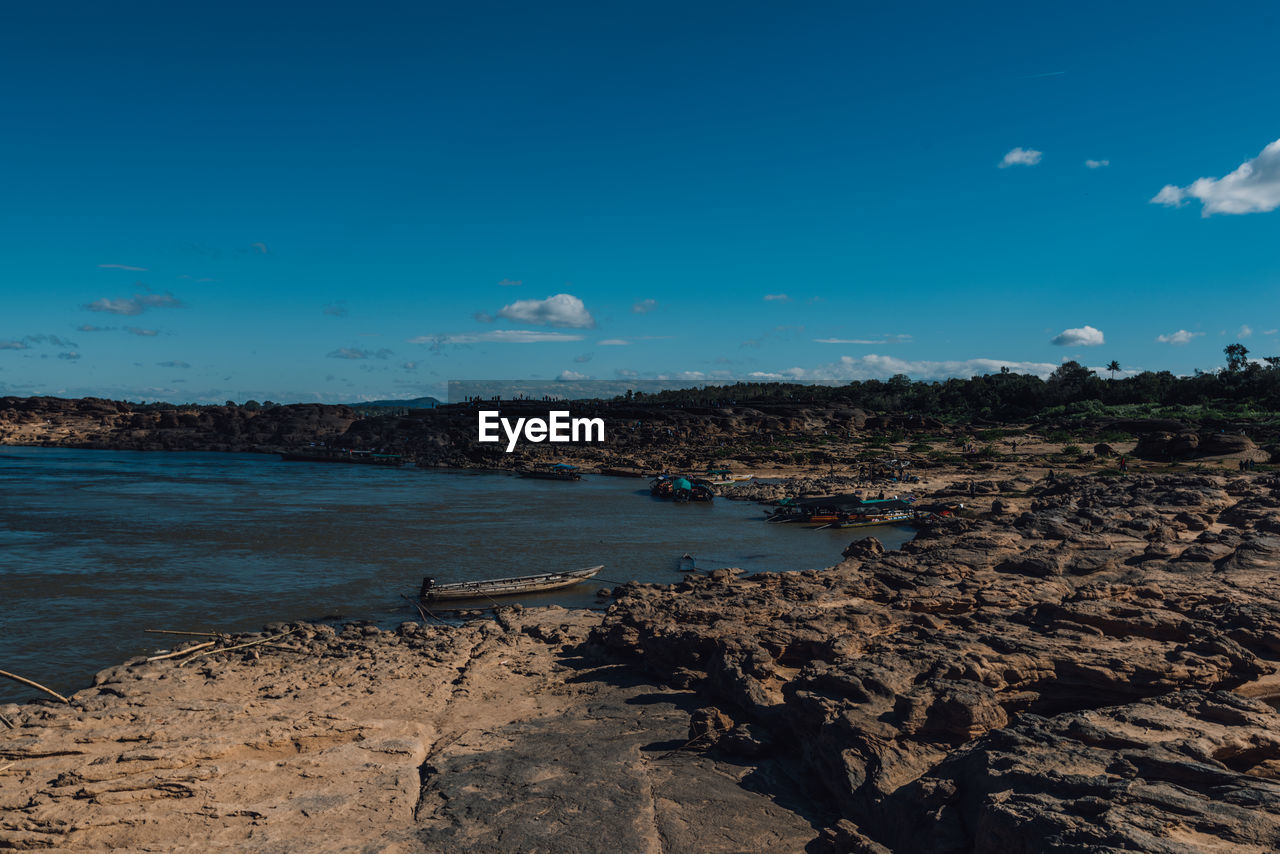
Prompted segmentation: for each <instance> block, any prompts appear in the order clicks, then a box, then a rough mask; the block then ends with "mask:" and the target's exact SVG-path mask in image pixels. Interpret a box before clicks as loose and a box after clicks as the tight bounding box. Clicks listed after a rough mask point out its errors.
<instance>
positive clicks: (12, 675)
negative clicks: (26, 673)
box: [0, 670, 71, 705]
mask: <svg viewBox="0 0 1280 854" xmlns="http://www.w3.org/2000/svg"><path fill="white" fill-rule="evenodd" d="M0 676H4V677H5V678H7V679H12V680H13V681H14V682H21V683H22V684H23V685H30V686H31V687H32V688H39V689H40V690H41V691H43V692H45V693H46V694H52V695H53V696H55V697H57V698H58V699H59V700H61V701H62V702H64V703H66V704H68V705H70V704H71V701H70V700H68V699H67V698H66V697H64V696H62V695H61V694H59V693H58V692H57V691H55V690H53V689H52V688H46V687H45V686H43V685H41V684H40V683H39V682H32V681H31V680H30V679H24V678H23V677H21V676H19V675H17V674H16V673H10V672H9V671H7V670H0Z"/></svg>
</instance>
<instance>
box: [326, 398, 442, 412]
mask: <svg viewBox="0 0 1280 854" xmlns="http://www.w3.org/2000/svg"><path fill="white" fill-rule="evenodd" d="M439 405H440V401H438V400H436V399H435V398H434V397H415V398H413V399H412V400H365V401H361V402H360V403H348V404H347V406H350V407H351V408H352V409H435V408H436V407H437V406H439Z"/></svg>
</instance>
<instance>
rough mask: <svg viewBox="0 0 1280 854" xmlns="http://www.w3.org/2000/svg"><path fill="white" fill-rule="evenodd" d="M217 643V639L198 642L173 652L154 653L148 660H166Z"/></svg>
mask: <svg viewBox="0 0 1280 854" xmlns="http://www.w3.org/2000/svg"><path fill="white" fill-rule="evenodd" d="M215 643H217V641H205V642H204V643H198V644H196V645H195V646H189V647H187V648H186V649H176V650H174V651H173V652H166V653H165V654H164V655H153V656H151V657H150V658H148V659H147V661H164V660H165V659H166V658H177V657H178V656H180V655H186V654H187V653H191V652H198V651H199V650H202V649H207V648H209V647H211V646H213V645H214V644H215Z"/></svg>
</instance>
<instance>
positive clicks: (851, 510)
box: [765, 493, 915, 528]
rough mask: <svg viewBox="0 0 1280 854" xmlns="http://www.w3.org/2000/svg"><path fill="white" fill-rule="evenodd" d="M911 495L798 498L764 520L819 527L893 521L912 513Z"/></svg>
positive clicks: (851, 526)
mask: <svg viewBox="0 0 1280 854" xmlns="http://www.w3.org/2000/svg"><path fill="white" fill-rule="evenodd" d="M913 501H915V499H914V498H913V497H911V496H905V497H901V498H899V497H897V496H894V497H892V498H874V499H871V500H868V501H864V500H862V497H861V496H859V495H857V494H856V493H855V494H850V495H828V496H824V497H822V498H799V499H794V500H790V501H787V502H785V503H783V504H780V505H779V506H778V507H777V508H776V509H775V510H774V511H773V512H772V513H771V514H770V515H769V517H768V518H767V519H766V520H765V521H766V522H792V523H797V524H800V525H811V526H814V527H820V528H861V527H866V526H869V525H892V524H895V523H898V522H908V521H911V520H912V519H913V518H914V517H915V512H914V509H913V507H912V502H913Z"/></svg>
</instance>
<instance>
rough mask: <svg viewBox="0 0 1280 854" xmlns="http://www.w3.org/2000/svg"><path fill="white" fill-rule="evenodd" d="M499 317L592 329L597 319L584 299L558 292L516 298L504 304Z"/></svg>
mask: <svg viewBox="0 0 1280 854" xmlns="http://www.w3.org/2000/svg"><path fill="white" fill-rule="evenodd" d="M498 317H504V318H506V319H507V320H514V321H516V322H518V323H531V324H533V325H534V326H562V327H567V328H570V329H592V328H594V327H595V325H596V320H595V318H594V317H592V316H591V312H589V311H587V307H586V306H585V305H583V303H582V300H580V299H578V298H577V297H575V296H573V295H572V294H556V295H555V296H550V297H547V298H546V299H522V300H516V301H515V302H513V303H511V305H508V306H504V307H503V308H502V310H501V311H499V312H498Z"/></svg>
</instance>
